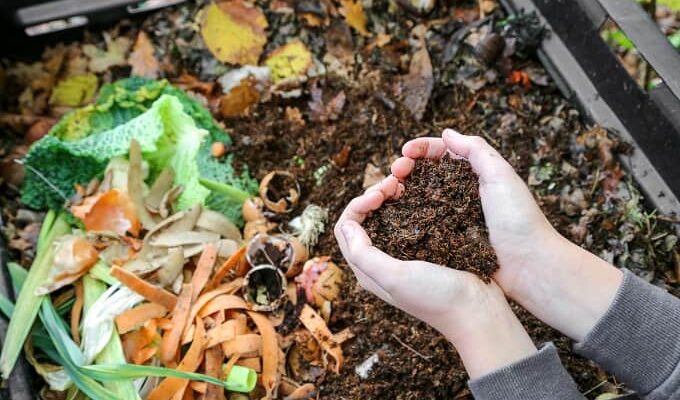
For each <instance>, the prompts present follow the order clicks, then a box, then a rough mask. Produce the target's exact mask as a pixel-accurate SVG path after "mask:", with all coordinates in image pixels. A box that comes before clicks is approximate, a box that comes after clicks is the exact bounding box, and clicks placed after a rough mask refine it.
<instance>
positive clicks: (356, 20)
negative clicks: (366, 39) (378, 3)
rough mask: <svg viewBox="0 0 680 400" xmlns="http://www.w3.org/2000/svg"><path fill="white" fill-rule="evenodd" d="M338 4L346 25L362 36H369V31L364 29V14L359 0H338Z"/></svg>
mask: <svg viewBox="0 0 680 400" xmlns="http://www.w3.org/2000/svg"><path fill="white" fill-rule="evenodd" d="M340 4H342V8H340V14H342V15H343V16H344V17H345V21H347V25H349V26H351V27H352V28H354V29H355V30H356V31H357V32H359V33H360V34H362V35H363V36H369V35H370V33H369V32H368V30H367V29H366V14H364V5H363V3H362V2H361V0H340Z"/></svg>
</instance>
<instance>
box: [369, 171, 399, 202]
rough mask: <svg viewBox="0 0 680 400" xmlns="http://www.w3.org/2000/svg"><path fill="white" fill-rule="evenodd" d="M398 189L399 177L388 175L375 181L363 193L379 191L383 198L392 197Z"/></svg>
mask: <svg viewBox="0 0 680 400" xmlns="http://www.w3.org/2000/svg"><path fill="white" fill-rule="evenodd" d="M398 190H399V179H397V178H396V177H395V176H393V175H390V176H388V177H387V178H385V179H383V180H382V181H380V182H378V183H376V184H375V185H373V186H371V187H370V188H368V189H366V192H365V193H372V192H375V191H380V192H381V193H382V194H383V196H384V197H385V199H391V198H393V197H394V196H395V195H396V194H397V192H398Z"/></svg>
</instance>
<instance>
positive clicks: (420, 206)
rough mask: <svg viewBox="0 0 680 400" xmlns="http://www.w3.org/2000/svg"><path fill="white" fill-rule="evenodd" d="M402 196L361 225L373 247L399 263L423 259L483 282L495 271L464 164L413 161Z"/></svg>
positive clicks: (474, 185) (475, 187) (475, 188)
mask: <svg viewBox="0 0 680 400" xmlns="http://www.w3.org/2000/svg"><path fill="white" fill-rule="evenodd" d="M404 186H405V189H406V190H405V192H404V194H403V195H402V196H401V197H400V198H399V199H398V200H395V201H388V202H386V203H385V204H384V205H383V206H382V207H381V208H379V209H378V210H376V211H374V212H373V213H371V215H370V216H369V218H368V219H367V220H366V222H365V227H366V232H367V233H368V235H369V236H370V238H371V241H372V242H373V245H374V246H376V247H377V248H379V249H381V250H383V251H385V252H387V254H390V255H392V256H393V257H396V258H398V259H402V260H423V261H429V262H432V263H435V264H439V265H444V266H447V267H450V268H455V269H460V270H463V271H469V272H473V273H475V274H477V275H479V276H480V277H481V278H482V279H483V280H484V281H486V282H489V280H490V279H491V275H492V274H493V273H494V272H495V271H496V269H498V262H497V260H496V253H495V252H494V250H493V248H492V247H491V244H490V243H489V233H488V231H487V228H486V224H485V222H484V214H483V212H482V203H481V201H480V199H479V183H478V179H477V175H476V174H475V173H474V172H473V171H472V168H471V167H470V163H469V162H468V161H466V160H463V159H455V160H454V159H452V158H451V157H449V156H448V155H446V156H444V158H442V159H441V160H416V163H415V167H414V169H413V172H411V175H409V177H408V178H407V179H406V182H404Z"/></svg>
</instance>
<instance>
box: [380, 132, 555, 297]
mask: <svg viewBox="0 0 680 400" xmlns="http://www.w3.org/2000/svg"><path fill="white" fill-rule="evenodd" d="M402 153H403V155H404V157H402V158H399V159H397V160H396V161H395V162H394V163H393V164H392V168H391V169H392V174H393V175H394V176H395V177H396V178H397V179H399V180H400V181H403V180H404V179H406V178H407V177H408V175H409V174H410V173H411V171H412V170H413V167H414V165H415V160H416V159H420V158H429V159H440V158H442V157H443V156H444V155H445V154H447V153H448V154H450V155H451V156H453V157H463V158H465V159H467V160H468V161H469V162H470V165H471V166H472V169H473V170H474V172H475V173H476V174H477V175H478V176H479V195H480V199H481V202H482V208H483V210H484V218H485V220H486V224H487V228H488V230H489V240H490V242H491V244H492V246H493V248H494V250H495V251H496V255H497V257H498V262H499V264H500V265H501V266H502V268H501V269H499V270H498V272H497V273H496V274H495V276H494V279H495V280H496V281H497V282H498V283H499V284H500V285H501V287H502V288H503V290H504V291H505V292H506V293H507V294H508V295H510V296H511V297H512V293H514V292H515V291H516V290H515V289H516V288H517V287H518V285H522V283H523V282H525V281H526V279H525V278H526V277H524V276H523V273H524V272H526V271H529V270H530V269H531V268H527V267H528V266H530V265H531V266H533V264H536V263H540V262H542V260H543V258H544V257H543V253H544V251H543V250H544V249H545V248H546V246H547V245H548V244H550V246H548V247H552V243H553V242H554V241H555V239H556V238H557V237H559V235H558V234H557V232H556V231H555V230H554V229H553V227H552V226H550V224H549V222H548V221H547V220H546V218H545V216H544V215H543V213H542V212H541V210H540V208H539V207H538V205H537V204H536V202H535V201H534V198H533V196H532V195H531V193H530V192H529V189H528V188H527V186H526V185H525V183H524V181H523V180H522V178H520V177H519V176H518V175H517V174H516V173H515V171H514V170H513V168H512V167H511V166H510V164H508V162H507V161H505V159H503V157H502V156H501V155H500V154H499V153H498V152H497V151H496V150H495V149H494V148H493V147H491V146H490V145H489V144H488V143H487V142H486V141H485V140H484V139H482V138H480V137H476V136H465V135H461V134H459V133H457V132H454V131H452V130H446V131H445V132H444V135H443V139H442V138H431V137H427V138H418V139H415V140H411V141H410V142H408V143H406V144H405V145H404V147H403V150H402Z"/></svg>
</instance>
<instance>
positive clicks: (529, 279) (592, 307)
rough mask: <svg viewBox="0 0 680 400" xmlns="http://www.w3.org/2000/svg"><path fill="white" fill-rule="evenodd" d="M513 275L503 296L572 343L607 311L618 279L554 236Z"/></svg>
mask: <svg viewBox="0 0 680 400" xmlns="http://www.w3.org/2000/svg"><path fill="white" fill-rule="evenodd" d="M501 269H502V268H501ZM515 274H516V277H515V279H516V281H517V282H518V283H517V284H515V285H513V290H512V291H509V293H508V296H509V297H510V298H512V299H513V300H515V301H517V302H518V303H519V304H521V305H522V306H523V307H524V308H526V309H527V310H528V311H529V312H531V313H532V314H534V315H535V316H536V317H537V318H539V319H540V320H542V321H543V322H545V323H547V324H548V325H550V326H552V327H553V328H555V329H557V330H559V331H561V332H562V333H563V334H565V335H567V336H569V337H571V338H572V339H574V340H576V341H581V340H583V339H584V338H585V336H586V335H587V334H588V332H590V330H591V329H592V328H593V327H594V326H595V324H596V323H597V321H598V320H599V319H600V318H601V317H602V316H603V315H604V314H605V313H606V311H607V310H608V308H609V305H610V304H611V302H612V300H613V299H614V296H615V295H616V292H617V291H618V288H619V286H620V285H621V282H622V279H623V278H622V277H623V274H622V273H621V271H620V270H619V269H617V268H615V267H614V266H612V265H611V264H609V263H607V262H606V261H604V260H602V259H601V258H599V257H597V256H595V255H594V254H592V253H589V252H588V251H586V250H584V249H582V248H581V247H579V246H577V245H575V244H574V243H572V242H570V241H569V240H567V239H566V238H564V237H563V236H561V235H559V234H557V233H556V232H555V235H552V236H551V237H549V238H548V239H547V240H546V241H545V243H544V245H543V246H541V249H540V250H539V255H538V256H537V257H536V258H535V260H534V262H532V263H528V264H527V265H526V266H525V267H524V268H521V269H520V270H518V271H515Z"/></svg>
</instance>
